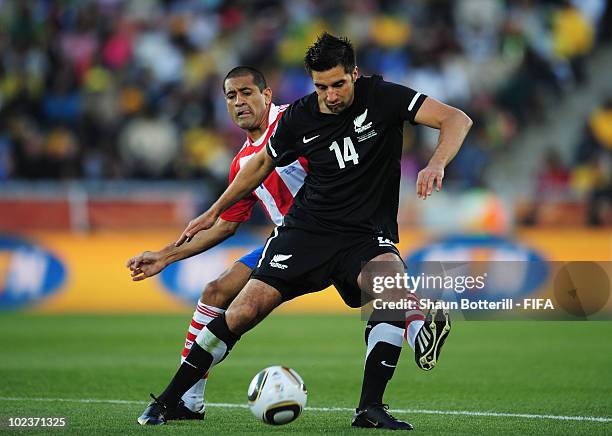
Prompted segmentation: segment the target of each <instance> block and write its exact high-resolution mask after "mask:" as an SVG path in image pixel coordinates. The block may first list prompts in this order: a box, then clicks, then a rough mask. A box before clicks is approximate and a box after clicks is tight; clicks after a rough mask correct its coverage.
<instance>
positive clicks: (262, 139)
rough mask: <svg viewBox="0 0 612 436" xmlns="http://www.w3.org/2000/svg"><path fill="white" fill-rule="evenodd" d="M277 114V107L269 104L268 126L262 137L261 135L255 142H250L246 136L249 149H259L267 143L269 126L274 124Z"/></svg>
mask: <svg viewBox="0 0 612 436" xmlns="http://www.w3.org/2000/svg"><path fill="white" fill-rule="evenodd" d="M279 113H280V109H279V107H278V106H276V105H275V104H274V103H270V108H269V109H268V125H267V126H266V130H265V131H264V133H263V135H261V136H260V137H259V139H258V140H257V141H255V142H253V141H251V138H249V137H248V136H247V141H248V142H249V145H250V146H251V147H259V146H260V145H261V144H263V143H264V142H265V141H267V139H268V137H269V136H270V135H269V134H270V126H272V125H273V124H274V122H275V121H276V118H277V117H278V114H279Z"/></svg>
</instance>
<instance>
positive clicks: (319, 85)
mask: <svg viewBox="0 0 612 436" xmlns="http://www.w3.org/2000/svg"><path fill="white" fill-rule="evenodd" d="M355 80H357V67H355V69H354V70H353V71H352V72H351V73H347V72H346V71H344V67H343V66H342V65H337V66H335V67H334V68H332V69H329V70H327V71H312V81H313V83H314V86H315V90H316V91H317V95H318V96H319V107H320V109H321V110H322V111H323V112H329V113H332V114H339V113H340V112H342V111H343V110H344V109H346V108H347V107H349V106H350V105H351V104H352V103H353V97H354V96H355Z"/></svg>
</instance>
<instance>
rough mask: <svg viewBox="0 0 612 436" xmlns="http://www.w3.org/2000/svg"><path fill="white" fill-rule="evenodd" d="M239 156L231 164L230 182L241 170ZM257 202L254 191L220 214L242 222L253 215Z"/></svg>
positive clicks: (227, 218)
mask: <svg viewBox="0 0 612 436" xmlns="http://www.w3.org/2000/svg"><path fill="white" fill-rule="evenodd" d="M238 159H239V158H238V156H236V157H235V158H234V161H233V162H232V165H231V166H230V174H229V182H230V184H231V183H232V182H233V181H234V178H236V174H238V171H239V170H240V168H239V165H238ZM255 203H257V197H256V196H255V194H253V193H252V192H251V193H250V194H249V195H247V196H246V197H244V198H243V199H242V200H240V201H238V202H237V203H235V204H234V205H233V206H230V207H229V208H228V209H227V210H226V211H225V212H223V213H222V214H221V216H220V218H221V219H223V220H225V221H232V222H237V223H242V222H245V221H247V220H248V219H249V218H250V217H251V212H253V207H254V206H255Z"/></svg>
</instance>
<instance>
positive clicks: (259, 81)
mask: <svg viewBox="0 0 612 436" xmlns="http://www.w3.org/2000/svg"><path fill="white" fill-rule="evenodd" d="M223 91H224V94H225V99H226V104H227V110H228V112H229V114H230V116H231V118H232V120H233V121H234V123H236V125H237V126H238V127H240V128H241V129H242V130H244V131H245V133H246V140H245V141H244V144H243V146H242V148H241V149H240V151H239V152H238V154H237V155H236V157H235V158H234V160H233V162H232V165H231V167H230V180H229V181H230V183H231V182H232V181H233V180H234V177H236V174H238V171H239V170H240V167H241V166H243V165H244V164H245V163H246V162H247V161H248V160H249V159H250V158H252V157H253V156H254V155H255V154H256V153H257V152H258V151H260V150H261V149H262V148H263V147H264V146H265V144H266V143H267V142H268V140H269V139H270V136H271V135H272V133H273V132H274V129H275V128H276V124H277V123H278V120H279V119H280V117H281V115H282V113H283V111H284V110H285V109H286V108H287V106H286V105H285V106H276V105H275V104H274V103H272V91H271V89H270V88H269V87H268V86H267V84H266V80H265V78H264V76H263V74H262V73H261V72H259V71H258V70H256V69H254V68H251V67H245V66H241V67H236V68H234V69H232V70H231V71H230V72H229V73H228V74H227V76H226V77H225V80H224V85H223ZM307 168H308V166H307V162H306V159H304V158H299V159H297V160H295V161H293V162H291V163H289V164H288V165H286V166H284V167H279V168H277V170H276V171H275V172H273V173H272V174H270V175H269V176H268V177H267V178H266V180H265V181H264V182H263V183H262V184H261V185H260V186H259V187H257V189H255V191H254V192H252V193H251V194H250V195H248V196H246V197H245V198H243V199H242V200H241V201H239V202H238V203H236V204H235V205H234V206H232V207H231V208H229V209H228V210H226V211H225V212H224V213H223V214H222V215H221V216H220V217H219V219H218V220H217V222H216V223H215V225H214V226H213V227H212V228H210V229H209V230H207V231H204V232H201V233H199V234H198V235H197V237H196V238H194V240H193V241H192V243H191V244H184V245H182V246H180V247H175V245H174V244H170V245H168V246H167V247H165V248H163V249H162V250H159V251H155V252H151V251H145V252H143V253H141V254H139V255H138V256H135V257H133V258H131V259H130V260H129V261H128V262H127V267H128V268H129V269H130V270H131V271H132V280H134V281H140V280H144V279H146V278H148V277H151V276H154V275H156V274H157V273H159V272H160V271H161V270H162V269H164V268H165V267H166V266H168V265H170V264H171V263H173V262H176V261H178V260H182V259H186V258H188V257H191V256H194V255H196V254H199V253H202V252H204V251H206V250H209V249H210V248H212V247H214V246H216V245H217V244H219V243H221V242H222V241H224V240H225V239H227V238H229V237H230V236H232V235H233V234H234V232H235V231H236V229H237V228H238V226H239V225H240V224H241V223H243V222H245V221H247V220H248V219H249V218H250V216H251V212H252V210H253V207H254V206H255V204H256V203H257V201H258V200H259V201H261V202H262V204H263V206H264V208H265V210H266V211H267V212H268V214H269V216H270V219H271V220H272V221H273V223H274V224H275V225H276V226H279V225H281V224H282V221H283V217H284V215H285V214H286V213H287V211H288V210H289V208H290V207H291V205H292V204H293V197H294V196H295V195H296V194H297V192H298V191H299V190H300V188H301V187H302V185H303V183H304V177H305V176H306V171H307ZM262 250H263V247H259V248H257V249H255V250H253V251H252V252H251V253H249V254H247V255H245V256H243V257H242V258H240V259H239V260H237V261H236V262H235V263H234V264H233V265H232V266H231V267H230V268H229V269H227V270H226V271H225V272H223V273H222V274H221V275H220V276H219V277H218V278H217V279H215V280H213V281H211V282H210V283H208V284H206V286H205V287H204V290H203V291H202V295H201V297H200V299H199V301H198V303H197V306H196V308H195V311H194V313H193V318H192V320H191V322H190V325H189V329H188V331H187V338H186V339H185V346H184V348H183V351H182V353H181V361H183V360H184V359H185V358H186V357H187V355H188V354H189V350H190V349H191V346H192V345H193V342H194V340H195V338H196V336H197V335H198V334H199V333H200V331H201V330H202V329H203V328H204V327H205V326H206V325H207V324H208V323H209V322H210V321H211V320H213V319H215V318H216V317H218V316H220V315H221V314H223V313H225V309H226V308H227V307H228V305H229V304H230V303H231V301H232V300H233V299H234V297H235V296H236V295H237V294H238V292H240V290H241V289H242V288H243V287H244V285H245V284H246V283H247V281H248V279H249V276H250V275H251V272H252V270H253V269H254V268H255V265H256V263H257V261H258V260H259V257H260V255H261V252H262ZM207 377H208V374H205V376H204V378H202V379H200V380H199V381H198V382H197V383H196V384H195V385H194V386H193V387H192V388H191V389H189V391H187V392H186V393H185V394H184V395H183V397H182V402H181V403H180V404H179V407H177V408H176V409H174V410H173V411H172V412H171V413H169V414H168V415H167V416H166V419H203V417H204V390H205V387H206V380H207Z"/></svg>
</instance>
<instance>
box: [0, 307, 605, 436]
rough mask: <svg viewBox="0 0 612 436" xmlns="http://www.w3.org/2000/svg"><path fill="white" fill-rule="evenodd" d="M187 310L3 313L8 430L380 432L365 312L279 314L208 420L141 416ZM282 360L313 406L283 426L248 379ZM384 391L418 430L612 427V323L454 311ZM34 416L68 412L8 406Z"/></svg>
mask: <svg viewBox="0 0 612 436" xmlns="http://www.w3.org/2000/svg"><path fill="white" fill-rule="evenodd" d="M189 319H190V314H185V316H167V315H163V316H154V315H146V316H145V315H138V316H99V315H87V316H49V315H44V316H43V315H34V314H3V315H0V380H1V382H0V433H2V432H6V431H19V430H20V431H23V432H25V433H32V432H45V433H59V432H70V433H74V434H94V433H95V434H97V433H100V434H170V433H171V434H174V433H176V434H187V433H191V434H193V433H195V432H198V433H202V434H205V433H206V434H245V433H249V434H250V433H253V434H257V433H259V434H269V433H302V434H311V433H329V434H355V435H357V434H363V435H366V434H380V431H378V430H358V429H352V428H351V427H350V418H351V416H352V413H351V411H349V410H348V409H350V408H354V407H355V405H356V402H357V400H358V397H359V391H360V387H361V375H362V369H363V357H364V350H365V347H364V343H363V328H364V324H363V322H361V321H360V320H359V317H358V316H357V315H356V316H331V315H326V316H315V315H311V316H307V315H301V316H296V315H278V316H272V317H270V318H269V319H267V320H265V321H264V322H263V323H262V324H261V325H260V326H258V327H257V328H256V329H255V330H253V331H252V332H250V333H249V334H247V335H246V336H245V337H244V338H242V339H241V341H240V342H239V343H238V344H237V346H236V348H235V349H234V351H233V352H232V354H231V355H230V357H229V358H228V359H227V360H226V361H225V362H223V363H222V364H221V365H219V366H218V367H216V368H215V369H214V370H213V372H212V374H211V377H210V379H209V383H208V389H207V401H208V402H210V403H211V404H210V405H209V407H208V409H207V417H206V420H205V421H204V422H171V423H170V424H168V425H167V426H165V427H151V428H143V427H140V426H139V425H138V424H137V423H136V418H137V417H138V415H139V414H140V413H141V412H142V410H143V408H144V406H145V404H146V402H147V401H148V394H149V392H153V393H155V394H158V393H159V392H160V391H161V390H162V389H163V388H164V387H165V385H166V383H167V382H168V381H169V379H170V377H171V376H172V375H173V374H174V371H175V369H176V367H177V362H178V360H179V353H180V351H181V348H182V343H183V339H184V335H185V329H186V327H187V323H188V322H189ZM273 364H282V365H286V366H290V367H292V368H294V369H295V370H297V371H298V372H299V373H300V375H302V377H303V378H304V380H305V382H306V386H307V388H308V392H309V396H308V406H310V407H312V408H313V409H307V410H306V411H305V412H304V413H303V415H302V416H301V417H300V418H299V419H298V420H297V421H295V422H294V423H291V424H289V425H287V426H280V427H272V426H268V425H266V424H263V423H260V422H258V421H257V420H256V419H255V418H254V417H253V416H252V415H251V414H250V412H249V410H248V409H246V408H244V405H245V404H246V390H247V386H248V383H249V382H250V380H251V378H252V377H253V376H254V375H255V374H256V373H257V372H258V371H259V370H260V369H262V368H264V367H266V366H269V365H273ZM385 400H386V402H388V403H389V404H390V406H391V408H392V409H402V411H399V412H397V413H394V414H395V415H396V416H397V417H398V418H402V419H406V420H408V421H409V422H411V423H412V424H413V425H414V426H415V427H416V431H415V433H428V434H469V435H473V434H492V433H496V434H570V433H571V434H573V435H576V434H589V435H592V434H612V323H610V322H456V323H455V324H454V327H453V331H452V333H451V335H450V337H449V340H448V341H447V344H446V345H445V349H444V353H443V355H442V356H441V359H440V362H439V366H438V367H437V368H435V369H434V370H433V371H431V372H430V373H426V372H423V371H421V370H419V369H418V368H417V367H416V365H415V364H414V360H413V354H412V351H411V350H410V349H409V348H408V347H406V348H405V349H404V352H403V354H402V357H401V359H400V363H399V365H398V368H397V370H396V373H395V377H394V379H393V380H392V381H391V384H390V386H389V389H388V390H387V393H386V396H385ZM220 403H228V405H222V404H220ZM334 408H338V409H334ZM330 409H332V410H330ZM345 409H346V410H345ZM408 409H410V410H411V411H410V412H408V411H407V410H408ZM465 412H475V415H469V414H466V413H465ZM490 412H497V413H501V414H510V415H501V416H496V415H494V414H492V413H490ZM521 415H525V416H521ZM542 415H552V416H548V417H544V416H542ZM30 416H32V417H51V416H55V417H57V416H65V417H67V425H66V427H65V428H63V429H42V428H39V429H16V428H12V429H9V428H8V427H7V418H8V417H30ZM578 416H582V417H591V418H592V417H598V418H606V420H600V421H594V420H592V419H590V418H589V419H587V420H579V419H576V418H574V417H578ZM562 417H565V418H566V419H562ZM567 418H571V419H567Z"/></svg>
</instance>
